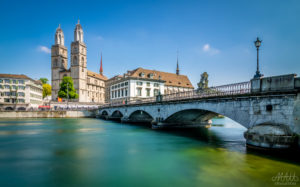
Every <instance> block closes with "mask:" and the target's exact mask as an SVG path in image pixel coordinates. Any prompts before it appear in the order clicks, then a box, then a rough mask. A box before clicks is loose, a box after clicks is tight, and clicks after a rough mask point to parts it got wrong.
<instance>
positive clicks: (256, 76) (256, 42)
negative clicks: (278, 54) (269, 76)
mask: <svg viewBox="0 0 300 187" xmlns="http://www.w3.org/2000/svg"><path fill="white" fill-rule="evenodd" d="M261 42H262V41H261V40H259V38H258V37H257V38H256V41H254V45H255V47H256V50H257V67H256V73H255V75H254V78H261V77H262V76H264V75H263V74H261V73H260V72H259V58H258V51H259V47H260V45H261Z"/></svg>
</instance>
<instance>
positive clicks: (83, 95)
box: [51, 21, 107, 103]
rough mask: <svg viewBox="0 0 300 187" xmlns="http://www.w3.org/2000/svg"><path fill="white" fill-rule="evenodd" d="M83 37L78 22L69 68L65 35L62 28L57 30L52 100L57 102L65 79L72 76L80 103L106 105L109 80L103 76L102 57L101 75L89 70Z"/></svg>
mask: <svg viewBox="0 0 300 187" xmlns="http://www.w3.org/2000/svg"><path fill="white" fill-rule="evenodd" d="M83 36H84V35H83V29H82V26H81V25H80V23H79V21H78V24H76V26H75V30H74V41H73V42H72V43H71V56H70V61H71V65H70V67H68V50H67V48H66V47H65V44H64V33H63V31H62V29H61V27H60V26H59V27H58V28H57V30H56V33H55V44H54V45H53V46H52V48H51V81H52V100H57V97H58V91H59V89H60V83H61V82H62V79H63V77H65V76H70V77H72V79H73V82H74V88H75V90H76V92H77V94H78V96H79V97H78V99H77V101H78V102H96V103H104V100H105V81H106V80H107V78H106V77H105V76H104V75H103V68H102V55H101V67H100V74H98V73H95V72H92V71H89V70H87V48H86V45H85V43H84V40H83Z"/></svg>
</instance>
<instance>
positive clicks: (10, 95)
mask: <svg viewBox="0 0 300 187" xmlns="http://www.w3.org/2000/svg"><path fill="white" fill-rule="evenodd" d="M42 104H43V87H42V83H41V82H40V81H36V80H33V79H31V78H29V77H27V76H26V75H14V74H0V110H25V109H35V108H38V106H39V105H42Z"/></svg>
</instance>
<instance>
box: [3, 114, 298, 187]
mask: <svg viewBox="0 0 300 187" xmlns="http://www.w3.org/2000/svg"><path fill="white" fill-rule="evenodd" d="M213 123H214V124H221V125H222V124H223V125H224V126H212V127H211V128H208V129H206V128H201V129H190V130H182V129H178V130H168V131H166V130H164V131H161V130H160V131H158V130H151V129H150V128H148V127H145V126H137V125H135V126H134V125H128V124H120V123H116V122H111V121H103V120H99V119H86V118H82V119H22V120H15V119H14V120H8V119H2V120H0V186H143V187H144V186H273V185H274V184H275V183H274V181H273V180H272V177H273V178H274V176H277V175H278V173H280V172H289V173H292V174H295V175H296V176H298V177H300V165H299V163H297V162H294V161H289V160H281V159H278V158H273V157H272V156H265V155H260V154H253V153H249V152H247V151H246V147H245V140H244V138H243V132H244V131H245V130H246V129H245V128H243V127H241V126H240V125H238V124H236V123H234V122H233V121H231V120H230V119H228V118H224V119H215V120H214V121H213ZM299 184H300V181H299V182H298V183H297V185H299Z"/></svg>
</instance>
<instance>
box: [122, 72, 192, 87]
mask: <svg viewBox="0 0 300 187" xmlns="http://www.w3.org/2000/svg"><path fill="white" fill-rule="evenodd" d="M126 75H127V76H129V77H136V78H146V79H157V80H163V81H166V82H165V86H176V87H183V88H194V87H193V85H192V83H191V82H190V80H189V78H188V77H187V76H186V75H177V74H175V73H167V72H162V71H156V70H149V69H143V68H137V69H135V70H132V71H128V72H127V74H126ZM142 75H143V76H142Z"/></svg>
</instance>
